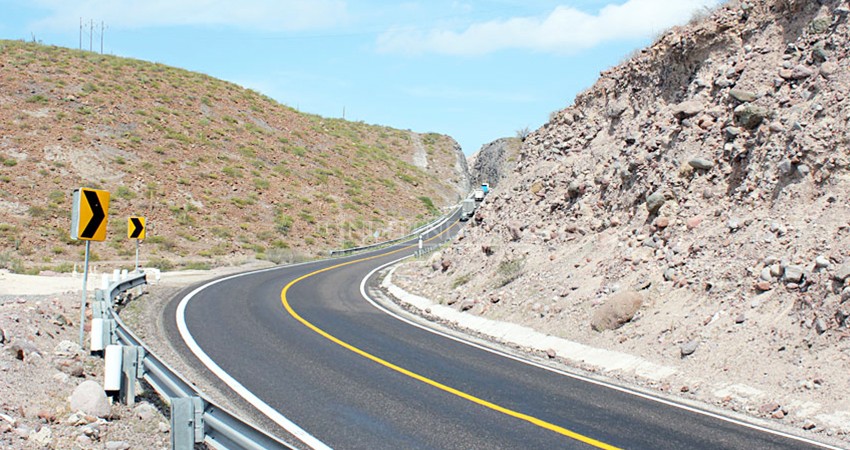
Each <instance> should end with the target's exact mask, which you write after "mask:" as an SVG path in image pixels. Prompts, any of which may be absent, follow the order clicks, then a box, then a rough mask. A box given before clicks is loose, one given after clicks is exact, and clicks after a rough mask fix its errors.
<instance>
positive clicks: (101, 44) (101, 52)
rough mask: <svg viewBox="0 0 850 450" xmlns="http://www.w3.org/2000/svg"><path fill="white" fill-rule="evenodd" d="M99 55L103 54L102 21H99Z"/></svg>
mask: <svg viewBox="0 0 850 450" xmlns="http://www.w3.org/2000/svg"><path fill="white" fill-rule="evenodd" d="M100 54H101V55H102V54H103V21H102V20H101V21H100Z"/></svg>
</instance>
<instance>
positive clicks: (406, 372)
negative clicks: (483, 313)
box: [280, 222, 618, 450]
mask: <svg viewBox="0 0 850 450" xmlns="http://www.w3.org/2000/svg"><path fill="white" fill-rule="evenodd" d="M455 223H457V222H454V223H452V225H451V226H449V227H448V228H446V230H445V231H443V232H441V233H440V234H438V235H436V236H434V237H432V238H430V239H428V241H431V240H434V239H436V238H438V237H440V236H441V235H442V234H444V233H446V232H448V230H450V229H451V228H452V227H453V226H454V225H455ZM411 247H413V246H412V245H411V246H408V247H404V248H400V249H398V250H394V251H392V252H389V253H382V254H380V255H374V256H370V257H367V258H362V259H358V260H354V261H348V262H344V263H341V264H337V265H335V266H331V267H326V268H324V269H320V270H317V271H315V272H311V273H308V274H306V275H303V276H301V277H298V278H296V279H294V280H292V281H291V282H290V283H289V284H287V285H286V286H285V287H284V288H283V290H282V291H281V293H280V298H281V301H282V302H283V306H284V308H286V311H287V312H289V314H290V315H291V316H292V317H293V318H295V320H297V321H299V322H301V323H302V324H303V325H304V326H306V327H307V328H309V329H311V330H313V331H315V332H316V333H318V334H319V335H320V336H322V337H324V338H325V339H327V340H329V341H331V342H333V343H335V344H337V345H339V346H341V347H343V348H345V349H347V350H350V351H352V352H354V353H356V354H358V355H360V356H362V357H364V358H366V359H369V360H371V361H374V362H376V363H378V364H380V365H382V366H384V367H386V368H388V369H392V370H394V371H396V372H398V373H400V374H402V375H406V376H408V377H410V378H413V379H414V380H417V381H420V382H422V383H425V384H427V385H429V386H433V387H435V388H437V389H440V390H442V391H445V392H448V393H450V394H452V395H456V396H458V397H460V398H462V399H465V400H468V401H470V402H473V403H475V404H478V405H481V406H484V407H486V408H489V409H492V410H493V411H497V412H500V413H502V414H506V415H508V416H511V417H514V418H517V419H520V420H524V421H526V422H529V423H532V424H534V425H536V426H538V427H541V428H545V429H547V430H550V431H554V432H556V433H559V434H561V435H564V436H567V437H569V438H571V439H575V440H577V441H580V442H583V443H585V444H588V445H591V446H593V447H596V448H601V449H606V450H617V449H618V447H614V446H612V445H608V444H606V443H604V442H601V441H597V440H596V439H592V438H589V437H587V436H584V435H582V434H579V433H576V432H574V431H571V430H568V429H566V428H564V427H560V426H558V425H555V424H552V423H549V422H546V421H545V420H541V419H538V418H536V417H533V416H529V415H528V414H523V413H520V412H517V411H514V410H512V409H508V408H505V407H503V406H499V405H497V404H495V403H492V402H489V401H487V400H483V399H480V398H478V397H475V396H473V395H471V394H467V393H466V392H463V391H460V390H458V389H455V388H453V387H451V386H446V385H445V384H442V383H440V382H438V381H434V380H432V379H430V378H428V377H425V376H422V375H419V374H418V373H415V372H411V371H410V370H407V369H405V368H403V367H399V366H397V365H395V364H393V363H391V362H389V361H386V360H384V359H381V358H379V357H377V356H375V355H373V354H371V353H368V352H366V351H364V350H361V349H359V348H357V347H355V346H353V345H351V344H349V343H347V342H345V341H342V340H340V339H338V338H337V337H335V336H333V335H331V334H330V333H328V332H326V331H324V330H322V329H321V328H319V327H317V326H316V325H313V324H312V323H311V322H309V321H307V320H306V319H304V318H303V317H301V316H300V315H299V314H298V313H296V312H295V310H293V309H292V306H290V304H289V300H288V299H287V298H286V293H287V292H288V291H289V288H291V287H292V286H294V285H295V284H296V283H298V282H300V281H303V280H305V279H307V278H310V277H312V276H314V275H318V274H320V273H323V272H328V271H331V270H334V269H338V268H340V267H344V266H347V265H350V264H354V263H358V262H363V261H369V260H371V259H375V258H379V257H382V256H386V255H391V254H394V253H398V252H401V251H403V250H406V249H409V248H411Z"/></svg>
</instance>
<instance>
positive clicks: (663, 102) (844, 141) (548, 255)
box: [412, 0, 850, 437]
mask: <svg viewBox="0 0 850 450" xmlns="http://www.w3.org/2000/svg"><path fill="white" fill-rule="evenodd" d="M705 16H706V17H704V18H700V19H699V20H695V21H693V22H692V23H691V24H688V25H687V26H683V27H680V28H675V29H672V30H670V31H668V32H666V33H664V34H663V35H662V36H660V37H659V38H658V40H657V41H656V42H655V43H654V44H652V45H651V46H650V47H648V48H646V49H644V50H642V51H640V52H638V53H636V54H635V55H634V56H633V57H631V58H630V59H629V60H627V61H625V62H624V63H622V64H621V65H619V66H617V67H614V68H612V69H610V70H607V71H605V72H603V73H602V74H601V76H600V78H599V80H598V82H597V83H596V84H595V85H594V86H593V87H591V88H590V89H588V90H587V91H585V92H583V93H581V94H580V95H578V96H577V98H576V99H575V103H574V104H573V105H571V106H569V107H567V108H566V109H564V110H562V111H559V112H557V113H555V114H553V115H552V120H551V121H550V122H549V123H547V124H545V125H544V126H543V127H542V128H540V129H539V130H536V131H535V132H533V133H531V135H530V136H529V137H528V138H527V139H526V140H525V142H524V143H523V146H522V150H521V155H520V158H519V162H518V163H517V166H516V168H515V169H514V171H513V172H512V173H511V174H510V175H509V176H508V178H507V179H506V180H504V181H503V182H502V184H501V185H500V188H499V190H498V191H496V192H495V193H494V194H492V195H491V196H490V197H488V198H487V199H486V201H485V202H484V204H483V205H482V207H481V208H480V209H479V211H478V212H477V213H476V216H475V218H474V220H473V221H471V226H470V227H468V228H467V230H466V232H465V233H464V235H463V236H462V237H461V238H459V239H458V240H457V241H456V242H455V243H454V244H453V245H452V246H451V247H450V248H447V249H445V250H444V251H443V252H442V254H440V255H439V256H437V258H441V261H438V263H434V264H431V263H428V264H420V265H417V266H416V267H415V268H414V269H412V270H415V271H418V272H419V274H420V275H423V276H428V277H431V278H430V279H429V282H428V283H427V285H423V286H418V288H419V290H420V291H423V292H424V293H426V294H428V295H430V296H432V297H435V298H437V299H439V300H440V301H442V302H443V303H447V304H454V305H456V306H457V307H461V305H463V309H464V310H468V313H471V314H480V315H484V316H487V317H490V318H495V319H502V320H509V321H514V322H519V323H523V324H527V325H530V326H533V327H535V328H538V329H540V330H544V331H545V332H547V333H551V334H553V335H556V336H561V337H566V338H568V339H572V340H576V341H580V342H584V343H588V344H591V345H594V346H598V347H605V348H610V349H615V350H618V351H622V352H628V353H632V354H637V355H640V356H642V357H644V358H647V359H649V360H651V361H654V362H656V363H659V364H664V365H669V366H672V367H675V368H676V370H678V371H679V372H678V373H680V374H681V376H677V377H673V378H669V379H664V380H649V381H648V380H642V381H643V382H646V383H648V384H649V385H650V386H652V387H654V388H657V389H660V390H664V391H675V392H676V393H677V394H679V395H684V396H688V397H692V398H697V399H701V400H704V401H708V402H711V403H714V404H717V405H719V406H723V407H727V408H731V409H735V410H740V411H744V412H748V413H751V414H754V415H757V416H761V417H766V418H772V420H776V421H778V423H785V424H791V425H793V426H794V427H795V428H798V429H799V428H800V427H802V428H805V429H813V430H815V431H818V432H822V433H824V434H830V435H831V434H838V435H842V436H845V437H846V435H847V434H848V433H850V413H848V412H847V411H848V408H847V405H846V404H841V402H838V401H836V400H835V399H840V398H843V397H844V395H845V394H844V393H845V392H847V390H848V389H850V380H848V377H847V376H846V374H847V371H848V370H850V339H848V337H850V329H848V319H847V318H848V316H850V302H848V300H850V287H848V285H850V150H848V144H850V131H848V129H850V128H848V125H850V124H848V119H850V113H848V111H850V71H848V65H850V58H848V46H847V42H850V27H848V16H850V9H848V7H847V5H846V2H844V1H837V0H823V1H818V2H815V1H799V0H768V1H764V2H746V3H745V2H736V1H733V2H730V3H728V4H726V5H724V6H722V7H719V8H717V9H716V10H715V11H712V12H711V13H710V14H705ZM553 76H556V75H554V74H553ZM432 263H433V261H432ZM443 291H445V292H446V293H443ZM615 293H616V294H618V295H613V294H615ZM636 378H637V381H639V382H640V381H641V379H640V378H641V377H640V376H637V377H636ZM730 386H731V387H735V386H743V388H737V387H736V388H730ZM727 388H728V389H727ZM745 388H746V389H745Z"/></svg>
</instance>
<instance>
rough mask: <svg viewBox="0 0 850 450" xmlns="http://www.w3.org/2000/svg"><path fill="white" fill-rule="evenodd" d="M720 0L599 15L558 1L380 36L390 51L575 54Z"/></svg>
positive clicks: (640, 5)
mask: <svg viewBox="0 0 850 450" xmlns="http://www.w3.org/2000/svg"><path fill="white" fill-rule="evenodd" d="M719 2H720V0H628V1H626V2H625V3H622V4H610V5H608V6H605V7H604V8H602V9H601V10H600V11H599V13H598V14H596V15H593V14H588V13H585V12H583V11H580V10H578V9H575V8H571V7H569V6H558V7H557V8H555V9H554V10H553V11H552V12H551V13H550V14H549V15H548V16H545V17H515V18H511V19H507V20H494V21H489V22H481V23H475V24H472V25H470V26H468V27H467V28H466V29H464V30H462V31H454V30H449V29H433V30H429V31H422V30H421V29H417V28H411V27H395V28H392V29H390V30H388V31H386V32H384V33H383V34H381V35H380V36H379V37H378V40H377V46H378V50H379V51H381V52H385V53H401V54H420V53H439V54H450V55H482V54H487V53H493V52H496V51H499V50H506V49H526V50H533V51H540V52H549V53H561V54H570V53H576V52H578V51H581V50H585V49H588V48H592V47H595V46H597V45H599V44H602V43H604V42H609V41H615V40H621V39H634V38H644V37H650V36H652V35H653V34H656V33H658V32H660V31H663V30H665V29H667V28H669V27H671V26H673V25H677V24H682V23H684V22H686V21H687V20H688V19H690V18H691V17H692V16H693V14H694V13H695V12H697V11H699V10H701V9H703V8H706V7H713V6H715V5H717V4H718V3H719Z"/></svg>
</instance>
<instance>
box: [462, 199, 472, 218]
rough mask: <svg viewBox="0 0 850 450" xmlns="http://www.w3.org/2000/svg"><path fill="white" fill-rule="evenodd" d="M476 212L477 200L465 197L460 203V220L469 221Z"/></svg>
mask: <svg viewBox="0 0 850 450" xmlns="http://www.w3.org/2000/svg"><path fill="white" fill-rule="evenodd" d="M473 214H475V200H473V199H471V198H466V199H464V200H463V201H462V202H461V204H460V220H462V221H467V220H469V219H470V218H472V215H473Z"/></svg>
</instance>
